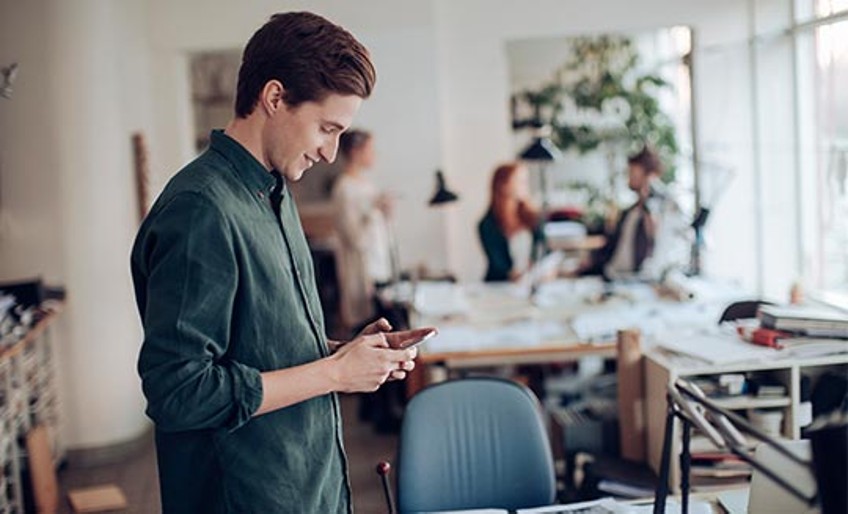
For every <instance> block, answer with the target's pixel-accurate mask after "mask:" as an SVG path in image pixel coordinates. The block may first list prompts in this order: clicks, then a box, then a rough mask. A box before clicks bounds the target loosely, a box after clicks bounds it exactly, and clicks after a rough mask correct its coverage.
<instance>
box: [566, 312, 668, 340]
mask: <svg viewBox="0 0 848 514" xmlns="http://www.w3.org/2000/svg"><path fill="white" fill-rule="evenodd" d="M658 313H659V311H657V310H656V309H654V308H651V307H645V306H623V307H615V308H609V309H603V310H599V311H593V312H586V313H583V314H580V315H577V316H575V317H574V319H573V320H571V328H573V329H574V332H575V333H576V334H577V338H578V339H579V340H580V341H582V342H587V343H591V342H604V341H612V340H615V337H616V333H617V332H618V331H619V330H623V329H627V328H638V329H639V330H640V331H641V332H642V334H643V335H651V334H655V333H658V332H660V331H662V330H663V329H664V328H665V323H664V321H663V319H662V317H660V316H659V314H658Z"/></svg>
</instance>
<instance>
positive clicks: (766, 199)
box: [0, 0, 848, 449]
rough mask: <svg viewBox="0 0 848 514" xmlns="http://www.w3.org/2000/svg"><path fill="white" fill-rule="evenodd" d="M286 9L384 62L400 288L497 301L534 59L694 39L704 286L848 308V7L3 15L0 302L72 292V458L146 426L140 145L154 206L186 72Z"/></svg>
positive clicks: (427, 1) (64, 385) (249, 8)
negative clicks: (314, 19) (487, 258)
mask: <svg viewBox="0 0 848 514" xmlns="http://www.w3.org/2000/svg"><path fill="white" fill-rule="evenodd" d="M287 10H309V11H313V12H317V13H319V14H321V15H324V16H326V17H328V18H329V19H331V20H333V21H335V22H337V23H339V24H341V25H342V26H344V27H345V28H347V29H349V30H350V31H351V32H352V33H354V34H355V35H356V36H357V37H358V38H360V39H361V40H362V41H363V42H364V43H365V45H366V46H367V47H368V48H369V49H370V51H371V52H372V55H373V59H374V61H375V64H376V67H377V70H378V83H377V87H376V90H375V92H374V94H373V96H372V97H371V99H369V100H368V101H367V102H365V103H364V104H363V107H362V109H361V111H360V114H359V115H358V117H357V119H356V123H355V125H356V126H358V127H362V128H366V129H367V130H369V131H371V132H372V133H373V134H374V135H375V138H376V139H375V141H376V145H377V152H378V163H377V166H376V169H375V171H374V178H375V181H376V182H378V183H379V184H381V186H382V187H384V188H385V189H387V190H389V191H391V192H392V193H393V194H395V195H396V196H397V197H398V198H399V199H400V201H399V208H398V209H397V210H396V216H395V220H394V223H395V228H396V236H397V240H398V249H399V260H400V264H401V268H403V269H417V268H420V267H421V266H422V265H423V266H425V267H427V268H428V269H430V270H435V271H448V272H450V273H451V274H453V275H454V276H456V277H457V278H458V279H459V280H460V281H461V282H466V281H479V280H481V278H482V275H483V273H484V271H485V266H484V256H483V253H482V251H481V249H480V246H479V244H478V243H477V233H476V224H477V221H478V220H479V218H480V217H481V216H482V214H483V213H484V211H485V209H486V206H487V204H488V198H489V180H490V176H491V172H492V170H493V169H494V168H495V166H496V165H497V164H499V163H501V162H505V161H509V160H513V159H515V156H516V154H517V153H518V151H519V150H520V148H521V147H522V146H523V145H524V144H526V142H527V140H528V138H529V132H526V131H525V132H520V131H515V130H513V127H512V122H513V118H514V112H513V110H512V106H511V98H512V96H513V94H514V93H515V87H516V84H520V80H521V77H519V76H518V75H516V74H520V73H521V70H522V68H521V66H522V65H525V67H527V68H531V69H532V67H533V64H532V60H533V59H534V51H533V49H534V48H537V47H534V46H533V45H532V44H529V43H528V42H533V41H542V42H544V41H552V40H558V39H562V38H573V37H577V36H593V35H599V34H623V35H636V34H650V33H653V32H655V31H658V30H661V29H674V28H681V27H682V28H687V29H688V30H687V31H686V33H687V34H689V33H691V40H689V39H687V41H691V43H685V44H684V43H680V44H682V45H683V46H684V47H685V45H686V44H691V64H692V69H691V74H690V75H685V76H681V75H679V74H680V73H681V72H680V71H679V69H678V68H675V69H676V70H677V71H671V72H669V73H672V74H677V75H675V76H676V77H677V78H678V79H679V80H680V82H679V83H681V84H683V83H685V84H686V85H687V86H689V89H688V91H679V92H678V93H679V95H678V97H677V98H678V99H679V98H681V97H682V98H683V100H684V103H685V104H686V105H688V108H687V109H686V110H684V111H680V112H681V114H680V116H681V118H680V119H679V120H677V121H676V122H675V123H677V125H676V126H677V127H678V128H679V129H680V130H681V135H680V138H679V139H680V142H681V145H680V147H681V148H680V152H679V155H678V157H677V160H676V161H675V162H676V167H677V169H678V171H679V176H680V177H681V181H682V185H680V188H681V190H682V191H685V192H686V194H688V195H690V196H691V198H694V197H695V196H694V195H695V192H694V187H695V184H696V183H698V184H699V187H701V188H702V189H701V191H700V192H699V194H700V199H701V203H702V204H705V205H706V204H708V205H707V206H708V207H709V208H710V211H711V213H710V218H709V221H708V223H707V225H706V226H705V228H704V242H703V246H702V271H703V273H704V274H705V275H707V276H710V277H715V278H718V279H722V280H728V281H733V282H735V283H737V284H738V285H739V286H740V287H742V288H745V289H746V290H747V291H750V293H751V295H752V296H757V297H762V298H767V299H774V300H776V301H781V302H782V301H785V300H786V299H787V298H788V295H789V291H790V289H791V288H792V286H793V284H796V283H801V284H803V288H804V290H805V291H806V292H809V293H810V294H814V295H815V294H820V295H829V296H830V297H831V298H833V299H836V300H838V301H839V300H841V301H844V300H845V298H846V297H848V192H847V191H846V190H847V189H848V178H846V175H848V95H846V91H848V17H846V13H848V1H846V0H712V1H709V2H704V1H700V0H639V1H632V0H592V1H587V0H558V1H557V0H532V1H530V0H528V1H510V0H418V1H403V2H397V1H392V0H361V1H356V2H345V1H340V0H337V1H334V0H313V1H308V2H307V1H299V2H296V1H276V2H271V1H265V0H261V1H259V0H257V1H251V2H225V1H221V0H213V1H209V0H206V1H199V0H184V1H180V2H170V1H164V0H147V1H141V0H127V1H108V0H73V1H67V0H27V1H19V0H3V1H2V3H0V67H5V66H7V65H9V64H11V63H13V62H16V63H18V65H19V67H18V71H17V77H16V80H15V82H14V84H13V92H12V94H11V95H10V97H9V98H0V281H12V280H17V279H23V278H28V277H41V278H42V279H43V280H44V281H45V282H46V283H49V284H60V285H62V286H64V287H65V288H66V290H67V297H68V301H67V305H66V307H65V310H64V313H63V314H62V316H61V318H60V319H59V320H58V321H57V324H56V327H55V329H54V330H53V334H54V336H53V337H54V341H55V351H56V353H57V363H58V373H59V377H58V380H59V390H60V392H61V403H60V406H61V419H62V424H61V429H62V434H63V440H64V442H65V445H66V446H67V447H68V448H72V449H90V448H98V447H105V446H110V445H116V444H121V443H125V442H127V441H131V440H134V439H136V438H138V437H139V436H140V435H141V434H143V433H145V432H146V431H148V430H149V428H150V422H149V421H148V420H147V418H146V417H145V416H144V401H143V398H142V396H141V391H140V387H139V379H138V376H137V374H136V371H135V365H136V358H137V354H138V350H139V345H140V342H141V329H140V323H139V320H138V316H137V313H136V309H135V305H134V300H133V293H132V286H131V281H130V275H129V268H128V257H129V249H130V247H131V244H132V241H133V237H134V235H135V232H136V230H137V227H138V223H139V220H138V215H137V203H136V191H135V187H136V184H135V177H134V174H133V173H134V172H133V152H132V144H131V137H132V135H133V134H135V133H141V134H143V135H144V137H145V139H146V142H147V150H148V151H147V158H148V165H149V170H150V184H149V187H150V191H151V195H152V196H153V197H155V194H156V193H158V191H160V190H161V188H162V187H163V186H164V184H165V183H166V182H167V181H168V179H169V178H170V177H171V176H172V174H173V173H175V172H176V171H177V170H179V169H180V168H181V167H182V166H183V165H184V164H185V163H187V162H188V161H190V160H191V159H192V158H193V157H194V156H195V155H196V154H197V148H196V144H197V138H198V131H197V127H196V125H197V123H198V122H197V118H196V114H197V113H196V102H195V101H194V100H195V99H193V94H192V87H193V86H192V80H193V75H192V62H196V60H197V59H198V56H203V55H209V54H215V53H220V54H227V53H230V54H232V53H233V52H235V53H236V54H237V53H238V52H239V51H240V50H241V48H242V46H243V44H244V43H245V41H246V40H247V39H248V38H249V37H250V35H251V34H252V33H253V31H254V30H255V29H256V28H257V27H258V26H259V25H261V24H262V23H263V22H264V21H265V20H266V19H267V18H268V16H269V15H270V14H272V13H274V12H280V11H287ZM672 40H673V38H672ZM554 47H555V46H550V45H549V46H545V45H544V44H542V45H541V46H540V47H538V48H542V50H539V52H540V59H547V61H546V62H549V61H550V59H551V56H550V55H542V54H544V53H545V52H546V51H547V52H554V51H556V50H551V49H550V48H554ZM545 48H548V50H544V49H545ZM685 50H688V48H684V51H685ZM675 63H677V61H675ZM674 66H678V64H674ZM528 73H529V72H528ZM690 79H691V83H689V81H690ZM625 158H626V154H625V153H623V152H620V153H619V154H617V155H615V156H613V161H612V162H613V163H614V164H615V166H613V168H615V167H616V166H617V168H618V170H619V171H621V172H622V173H623V171H624V170H625V169H626V161H625ZM616 159H617V160H616ZM693 159H696V160H693ZM609 168H610V161H609V160H608V156H606V155H604V154H603V153H595V154H594V155H591V154H590V155H583V156H581V155H578V154H577V153H576V152H574V151H571V152H566V155H565V160H564V161H563V163H560V164H559V165H557V168H556V169H555V170H553V173H556V174H557V175H556V176H559V177H561V180H562V181H563V182H564V183H565V182H568V181H571V180H578V179H579V180H592V173H593V171H592V170H593V169H597V170H599V171H598V176H599V177H607V173H608V169H609ZM436 170H441V171H442V172H443V173H444V176H445V179H446V180H447V183H448V184H449V187H450V188H451V189H452V190H453V191H455V192H456V193H458V194H459V196H460V201H459V202H455V203H453V204H451V205H450V206H448V207H446V208H442V209H435V208H431V207H429V206H428V200H429V198H430V196H431V195H432V193H433V188H434V184H435V182H434V173H435V171H436ZM574 170H579V172H578V171H574ZM696 170H697V173H698V174H699V175H698V176H697V177H696V176H695V173H696ZM532 173H538V170H535V169H534V170H531V174H532ZM569 173H579V174H578V175H574V176H570V175H569ZM533 177H535V175H533ZM534 180H536V179H535V178H534ZM625 198H626V197H625ZM688 207H689V208H690V209H692V208H694V207H695V206H694V200H690V201H689V203H688Z"/></svg>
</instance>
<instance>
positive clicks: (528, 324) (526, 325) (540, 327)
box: [424, 321, 569, 353]
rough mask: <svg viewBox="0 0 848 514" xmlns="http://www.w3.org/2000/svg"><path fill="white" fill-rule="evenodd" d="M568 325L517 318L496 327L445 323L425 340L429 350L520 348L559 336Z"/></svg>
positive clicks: (454, 350) (559, 338)
mask: <svg viewBox="0 0 848 514" xmlns="http://www.w3.org/2000/svg"><path fill="white" fill-rule="evenodd" d="M568 333H569V331H568V329H567V327H565V326H563V325H562V324H561V323H557V322H555V321H543V322H538V321H520V322H517V323H511V324H509V325H505V326H502V327H497V328H488V329H479V328H472V327H468V326H455V327H451V326H445V327H440V328H439V333H438V334H436V335H435V336H434V337H433V338H432V339H430V340H429V341H427V342H426V343H424V345H425V349H426V350H427V351H428V352H431V353H442V352H465V351H472V350H481V349H496V348H523V347H528V348H529V347H533V346H538V345H540V344H542V343H544V342H545V341H552V340H562V339H563V338H565V337H566V336H567V335H568Z"/></svg>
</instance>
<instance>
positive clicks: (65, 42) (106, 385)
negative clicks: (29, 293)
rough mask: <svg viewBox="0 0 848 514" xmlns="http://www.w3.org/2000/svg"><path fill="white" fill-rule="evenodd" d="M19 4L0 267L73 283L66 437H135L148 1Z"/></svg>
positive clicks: (64, 333) (10, 19)
mask: <svg viewBox="0 0 848 514" xmlns="http://www.w3.org/2000/svg"><path fill="white" fill-rule="evenodd" d="M9 4H10V3H9V2H6V3H4V4H3V16H2V17H0V19H2V37H3V38H4V40H3V44H2V45H0V47H2V52H3V54H2V56H0V58H1V59H2V62H4V63H5V62H7V61H8V60H12V59H15V60H19V61H20V62H21V70H20V80H19V81H18V82H17V84H16V92H15V95H14V97H13V99H12V101H4V102H3V104H2V105H0V108H2V109H4V112H3V117H2V119H3V123H2V126H3V138H2V140H1V141H0V152H2V153H3V155H4V156H5V157H4V161H5V163H4V169H3V171H2V175H3V179H4V190H3V204H2V206H1V207H2V215H3V216H4V225H3V228H2V232H0V240H1V241H2V250H0V255H2V266H0V275H2V276H3V277H4V278H16V277H18V278H19V277H23V276H28V275H36V274H43V275H44V277H45V279H47V280H48V281H50V282H52V283H56V282H59V283H62V284H63V285H65V286H67V289H68V291H69V304H68V308H67V310H66V312H65V314H64V315H63V317H62V321H61V322H60V323H59V324H58V325H57V327H56V330H55V331H54V333H55V335H56V336H57V337H56V338H55V339H54V341H55V342H56V346H57V348H56V349H57V357H58V359H57V360H58V363H59V374H60V376H59V387H60V394H61V398H62V401H61V405H62V411H63V412H62V414H63V420H64V425H63V428H64V438H65V440H66V442H67V444H68V445H70V446H72V447H88V446H101V445H107V444H111V443H117V442H122V441H126V440H128V439H132V438H135V437H137V436H138V435H139V434H140V433H141V432H142V431H143V429H144V428H145V426H146V421H145V420H144V415H143V404H142V400H141V395H140V390H139V384H138V379H137V376H136V373H135V371H134V369H135V358H136V354H137V351H138V345H139V342H140V330H139V326H138V325H139V323H138V320H137V315H136V313H135V307H134V304H133V299H132V289H131V285H130V278H129V269H128V255H129V248H130V245H131V242H132V237H133V234H134V231H135V227H136V224H137V220H136V219H135V216H136V214H135V212H136V207H135V197H134V192H133V186H132V184H133V175H132V173H133V169H132V161H131V155H130V134H131V132H132V131H133V130H136V129H138V128H143V127H144V126H145V125H149V120H147V119H145V118H146V116H147V115H146V113H147V112H148V111H149V97H150V94H149V91H148V90H147V89H148V88H147V82H146V80H147V79H146V77H147V76H148V75H149V73H148V70H147V60H146V58H145V55H146V51H147V50H146V48H147V42H146V33H145V29H146V26H145V25H144V9H142V8H140V7H139V6H140V5H141V4H131V3H120V2H109V1H105V0H84V1H78V2H74V3H73V4H70V3H68V2H64V1H62V0H44V1H37V2H24V3H21V2H15V3H14V4H15V5H14V6H12V5H9ZM7 108H8V110H6V109H7ZM7 199H8V200H7Z"/></svg>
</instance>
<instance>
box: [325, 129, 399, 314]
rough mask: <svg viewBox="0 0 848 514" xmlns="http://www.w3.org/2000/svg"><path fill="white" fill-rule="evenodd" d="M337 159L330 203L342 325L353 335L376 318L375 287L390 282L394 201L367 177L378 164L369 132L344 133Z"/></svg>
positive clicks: (353, 131)
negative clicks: (337, 243) (339, 163)
mask: <svg viewBox="0 0 848 514" xmlns="http://www.w3.org/2000/svg"><path fill="white" fill-rule="evenodd" d="M339 153H340V155H341V157H342V158H343V159H344V161H343V166H344V168H343V169H342V172H341V174H340V175H339V177H338V178H337V179H336V182H335V184H334V185H333V191H332V201H333V205H334V208H335V221H336V230H337V231H338V234H339V238H340V240H341V251H340V252H339V254H338V256H337V257H338V273H339V285H340V289H341V291H340V292H341V316H342V322H343V323H344V324H345V325H346V326H347V327H348V328H350V329H352V328H354V327H357V326H359V325H362V324H364V323H366V322H367V321H369V320H370V319H371V318H372V317H374V314H375V312H374V300H373V298H374V291H375V287H376V286H378V285H381V284H385V283H386V282H388V281H389V279H390V278H391V274H392V267H391V266H392V265H391V253H390V247H389V244H390V243H389V241H390V240H389V232H388V226H387V221H388V218H389V217H390V216H391V212H392V200H391V197H389V196H388V195H387V194H385V193H381V192H380V191H379V190H378V189H377V187H376V186H375V185H374V183H373V182H372V181H371V177H370V176H369V171H370V170H371V169H372V168H373V166H374V162H375V159H376V155H375V152H374V141H373V137H372V136H371V134H370V133H369V132H366V131H364V130H349V131H347V132H345V133H343V134H342V135H341V138H340V140H339Z"/></svg>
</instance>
